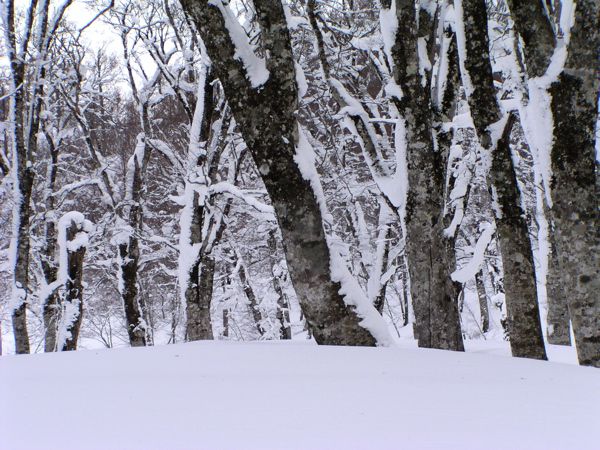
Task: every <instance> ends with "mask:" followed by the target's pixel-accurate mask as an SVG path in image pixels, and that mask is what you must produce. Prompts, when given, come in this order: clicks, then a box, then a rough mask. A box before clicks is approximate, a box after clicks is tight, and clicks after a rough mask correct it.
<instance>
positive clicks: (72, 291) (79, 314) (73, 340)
mask: <svg viewBox="0 0 600 450" xmlns="http://www.w3.org/2000/svg"><path fill="white" fill-rule="evenodd" d="M81 232H85V231H82V229H81V227H80V226H78V224H76V223H74V222H73V223H72V224H71V226H70V227H69V228H68V229H67V242H71V241H73V240H74V239H75V237H76V236H77V235H78V234H79V233H81ZM85 252H86V246H80V247H78V248H77V249H72V248H69V249H68V250H67V282H66V284H65V298H64V304H63V306H64V309H65V311H67V313H68V314H67V317H66V319H67V320H68V323H67V324H66V327H65V337H66V339H65V341H64V343H63V345H62V350H63V351H65V350H76V349H77V340H78V339H79V330H80V328H81V320H82V319H83V283H82V279H83V258H84V256H85ZM69 309H71V311H69Z"/></svg>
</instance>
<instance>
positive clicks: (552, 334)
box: [546, 227, 571, 345]
mask: <svg viewBox="0 0 600 450" xmlns="http://www.w3.org/2000/svg"><path fill="white" fill-rule="evenodd" d="M551 233H552V234H551V235H550V236H549V238H550V239H549V240H550V248H551V250H550V254H549V255H548V275H547V277H546V292H547V298H548V317H547V322H548V343H550V344H554V345H571V322H570V319H571V317H570V316H569V306H568V300H567V296H568V295H571V293H570V292H568V291H567V290H566V289H565V286H563V285H561V284H560V281H561V275H562V274H561V273H560V268H559V267H558V255H557V252H556V243H555V240H556V238H555V236H554V227H552V231H551Z"/></svg>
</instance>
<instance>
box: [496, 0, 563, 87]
mask: <svg viewBox="0 0 600 450" xmlns="http://www.w3.org/2000/svg"><path fill="white" fill-rule="evenodd" d="M507 1H508V6H509V8H510V12H511V16H512V18H513V20H514V23H515V29H516V31H517V32H518V33H519V35H520V36H521V39H523V44H524V47H525V48H524V53H525V60H526V61H527V74H528V75H529V76H530V77H532V78H533V77H540V76H542V75H544V73H545V72H546V69H547V68H548V65H550V59H551V58H552V54H553V53H554V47H555V44H556V39H555V37H554V30H553V29H552V24H551V23H550V20H548V14H547V13H546V9H545V8H544V4H543V3H542V0H507Z"/></svg>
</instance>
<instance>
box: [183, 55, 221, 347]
mask: <svg viewBox="0 0 600 450" xmlns="http://www.w3.org/2000/svg"><path fill="white" fill-rule="evenodd" d="M209 73H210V67H209V65H208V64H207V62H206V61H202V68H201V71H200V76H199V77H198V80H197V83H198V95H197V98H196V107H195V110H194V115H193V119H192V123H191V124H190V142H189V148H188V168H187V169H188V172H189V173H188V175H187V176H186V185H185V205H184V209H183V211H182V215H181V219H180V226H181V235H180V238H179V284H180V289H181V292H182V295H183V298H182V300H183V301H184V302H185V308H186V338H187V340H188V341H196V340H204V339H213V332H212V324H211V316H210V305H211V302H212V295H213V279H214V272H215V260H214V258H213V257H212V255H210V254H206V252H205V251H203V241H204V238H205V236H204V229H205V223H204V222H205V220H206V216H207V211H206V210H207V207H208V206H207V202H208V199H207V196H208V194H207V193H206V189H207V187H208V183H209V177H207V176H206V175H205V172H206V170H207V168H206V167H205V166H206V163H207V161H208V157H207V148H206V146H207V142H208V140H209V137H210V129H211V124H212V120H213V112H214V111H213V110H214V99H213V96H214V93H213V87H212V83H211V81H213V80H212V79H207V78H208V77H209ZM198 186H199V187H198Z"/></svg>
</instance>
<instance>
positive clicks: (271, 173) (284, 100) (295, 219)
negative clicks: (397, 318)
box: [181, 0, 376, 345]
mask: <svg viewBox="0 0 600 450" xmlns="http://www.w3.org/2000/svg"><path fill="white" fill-rule="evenodd" d="M181 3H182V6H183V8H184V10H185V11H186V12H187V13H188V14H189V15H190V16H191V18H192V19H193V21H194V23H195V24H196V27H197V29H198V31H199V33H200V35H201V36H202V38H203V40H204V43H205V45H206V49H207V52H208V54H209V56H210V58H211V60H212V62H213V65H214V69H215V74H216V76H217V77H218V78H219V80H220V81H221V83H222V85H223V88H224V91H225V95H226V97H227V99H228V101H229V104H230V107H231V109H232V112H233V115H234V117H235V119H236V123H237V124H238V125H239V127H240V131H241V133H242V136H243V137H244V140H245V142H246V144H247V146H248V148H249V150H250V152H251V154H252V156H253V158H254V160H255V163H256V165H257V167H259V170H260V172H261V175H262V178H263V181H264V183H265V186H266V188H267V191H268V193H269V195H270V197H271V201H272V203H273V207H274V209H275V211H276V216H277V219H278V222H279V225H280V227H281V230H282V235H283V239H284V242H285V249H286V259H287V262H288V267H289V268H290V275H291V278H292V282H293V284H294V287H295V289H296V292H297V294H298V298H299V301H300V305H301V307H302V310H303V311H304V315H305V317H306V319H307V321H308V322H309V323H310V326H311V329H312V331H313V334H314V337H315V339H316V341H317V342H318V343H320V344H338V345H344V344H346V345H375V344H376V340H375V338H374V337H373V336H372V335H371V333H370V332H369V331H367V330H366V329H365V328H363V327H361V326H360V325H359V318H358V316H357V315H356V312H355V311H354V309H353V308H351V307H349V306H348V305H346V304H345V303H344V299H343V297H342V296H341V295H340V294H339V291H340V288H341V285H340V284H339V283H338V282H334V281H333V280H332V279H331V274H330V267H329V266H330V253H329V248H328V246H327V242H326V238H325V233H324V230H323V221H322V217H321V212H320V209H319V206H318V203H317V199H316V198H315V193H314V191H313V189H312V187H311V186H310V183H309V181H308V180H306V179H304V178H303V176H302V174H301V172H300V170H299V167H298V165H297V164H296V162H295V161H294V156H295V154H296V145H297V144H298V139H299V136H298V124H297V120H296V117H295V111H296V110H297V108H298V89H297V85H296V79H295V71H294V59H293V55H292V49H291V43H290V36H289V31H288V29H287V24H286V19H285V13H284V10H283V5H282V4H281V2H280V1H276V2H273V1H266V0H255V1H254V6H255V8H256V11H257V20H258V22H259V24H260V27H261V31H262V33H261V38H262V42H263V44H264V49H265V50H266V53H267V54H268V59H267V63H266V64H267V69H268V70H269V73H270V76H269V79H268V81H266V82H265V83H264V84H263V85H261V86H260V87H258V88H254V87H252V85H251V84H250V83H249V81H248V80H247V79H246V70H245V68H244V67H243V63H242V62H241V61H240V60H239V59H237V58H236V56H235V55H236V48H235V45H234V43H233V41H232V39H231V36H230V34H229V32H228V30H227V27H226V25H225V21H224V17H223V14H222V13H221V11H220V10H219V6H218V5H217V4H216V3H209V2H203V1H192V0H183V1H182V2H181ZM217 3H220V2H217Z"/></svg>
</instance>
